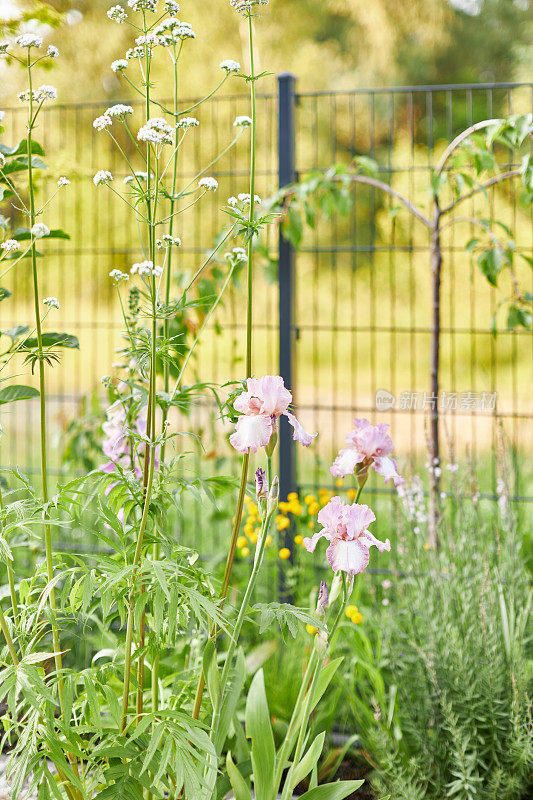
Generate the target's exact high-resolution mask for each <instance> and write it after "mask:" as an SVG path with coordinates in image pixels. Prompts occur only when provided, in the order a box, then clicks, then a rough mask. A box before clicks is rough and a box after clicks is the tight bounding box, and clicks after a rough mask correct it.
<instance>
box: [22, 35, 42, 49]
mask: <svg viewBox="0 0 533 800" xmlns="http://www.w3.org/2000/svg"><path fill="white" fill-rule="evenodd" d="M42 43H43V39H42V36H36V35H35V34H34V33H22V34H21V35H20V36H17V38H16V39H15V44H18V46H19V47H41V46H42Z"/></svg>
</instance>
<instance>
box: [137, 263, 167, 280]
mask: <svg viewBox="0 0 533 800" xmlns="http://www.w3.org/2000/svg"><path fill="white" fill-rule="evenodd" d="M130 272H131V274H132V275H141V276H147V275H155V277H156V278H159V276H160V275H161V274H162V272H163V267H157V266H154V262H153V261H148V260H146V261H140V262H138V263H137V264H133V266H132V268H131V269H130Z"/></svg>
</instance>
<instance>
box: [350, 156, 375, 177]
mask: <svg viewBox="0 0 533 800" xmlns="http://www.w3.org/2000/svg"><path fill="white" fill-rule="evenodd" d="M354 164H356V165H357V166H358V167H359V168H360V170H361V172H363V173H364V174H365V175H370V176H371V177H376V176H377V174H378V172H379V166H378V163H377V161H374V159H373V158H368V156H357V158H354Z"/></svg>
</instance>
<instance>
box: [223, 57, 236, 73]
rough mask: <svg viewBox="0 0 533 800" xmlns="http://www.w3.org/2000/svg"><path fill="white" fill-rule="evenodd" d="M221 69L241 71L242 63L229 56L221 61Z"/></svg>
mask: <svg viewBox="0 0 533 800" xmlns="http://www.w3.org/2000/svg"><path fill="white" fill-rule="evenodd" d="M220 69H223V70H224V71H225V72H227V73H228V75H229V73H230V72H240V70H241V65H240V64H239V62H238V61H234V60H233V59H232V58H227V59H226V60H225V61H221V62H220Z"/></svg>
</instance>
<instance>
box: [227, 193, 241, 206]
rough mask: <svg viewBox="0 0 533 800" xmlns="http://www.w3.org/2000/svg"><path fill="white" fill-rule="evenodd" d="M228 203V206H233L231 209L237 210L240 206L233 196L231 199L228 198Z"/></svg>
mask: <svg viewBox="0 0 533 800" xmlns="http://www.w3.org/2000/svg"><path fill="white" fill-rule="evenodd" d="M227 203H228V206H231V208H235V206H238V205H239V201H238V200H237V198H236V197H234V196H233V195H232V196H231V197H228V200H227Z"/></svg>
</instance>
